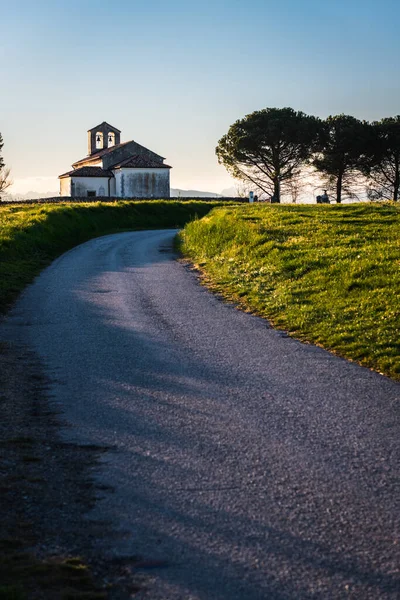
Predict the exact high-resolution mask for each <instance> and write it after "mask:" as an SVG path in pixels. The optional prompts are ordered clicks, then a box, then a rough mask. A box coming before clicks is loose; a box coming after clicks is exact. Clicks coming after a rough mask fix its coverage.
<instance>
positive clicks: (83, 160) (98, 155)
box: [72, 140, 164, 167]
mask: <svg viewBox="0 0 400 600" xmlns="http://www.w3.org/2000/svg"><path fill="white" fill-rule="evenodd" d="M132 143H133V144H135V145H136V146H139V147H141V148H143V149H144V150H146V151H147V152H150V153H151V154H156V153H155V152H153V151H152V150H148V148H145V147H144V146H142V145H141V144H138V143H137V142H135V141H134V140H129V141H128V142H122V144H116V145H115V146H111V148H104V150H99V151H98V152H95V153H94V154H90V155H89V156H86V157H85V158H81V159H80V160H77V161H76V162H74V163H73V165H72V166H73V167H75V165H76V166H78V165H79V164H80V163H87V162H91V161H92V162H95V161H97V160H98V159H99V158H101V157H102V156H104V155H105V154H111V152H114V150H117V149H119V148H123V147H124V146H126V145H127V144H132ZM156 156H159V155H158V154H156ZM160 158H161V159H164V157H163V156H160Z"/></svg>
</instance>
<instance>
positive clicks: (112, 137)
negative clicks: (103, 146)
mask: <svg viewBox="0 0 400 600" xmlns="http://www.w3.org/2000/svg"><path fill="white" fill-rule="evenodd" d="M111 146H115V133H114V132H113V131H110V133H109V134H108V147H109V148H110V147H111Z"/></svg>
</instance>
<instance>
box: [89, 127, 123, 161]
mask: <svg viewBox="0 0 400 600" xmlns="http://www.w3.org/2000/svg"><path fill="white" fill-rule="evenodd" d="M120 143H121V132H120V130H119V129H117V128H116V127H113V126H112V125H109V124H108V123H106V122H105V121H103V122H102V123H100V125H97V126H96V127H93V129H89V131H88V154H89V156H91V155H92V154H96V152H100V151H101V150H105V149H106V148H111V147H112V146H117V145H118V144H120Z"/></svg>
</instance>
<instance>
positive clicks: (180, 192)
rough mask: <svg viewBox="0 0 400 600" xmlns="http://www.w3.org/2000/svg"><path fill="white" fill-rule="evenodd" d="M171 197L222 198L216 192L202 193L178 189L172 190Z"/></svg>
mask: <svg viewBox="0 0 400 600" xmlns="http://www.w3.org/2000/svg"><path fill="white" fill-rule="evenodd" d="M171 196H172V197H175V196H178V197H181V198H221V195H220V194H215V193H214V192H200V191H199V190H180V189H178V188H171Z"/></svg>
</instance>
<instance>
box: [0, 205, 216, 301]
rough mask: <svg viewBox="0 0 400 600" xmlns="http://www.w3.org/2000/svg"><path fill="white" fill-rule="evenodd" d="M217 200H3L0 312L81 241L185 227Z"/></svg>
mask: <svg viewBox="0 0 400 600" xmlns="http://www.w3.org/2000/svg"><path fill="white" fill-rule="evenodd" d="M216 205H218V203H214V204H212V203H210V202H199V201H193V202H171V201H168V202H167V201H152V202H115V203H103V204H102V203H101V202H94V203H90V204H72V203H68V204H67V203H65V204H36V205H21V206H19V205H18V206H17V205H12V206H7V205H4V206H1V204H0V312H4V311H5V310H6V308H7V307H8V306H9V305H10V303H11V302H12V301H13V300H15V298H16V296H17V295H18V293H19V292H20V291H21V290H22V289H23V288H24V287H25V285H26V284H27V283H29V282H30V281H32V279H33V278H34V277H35V275H37V274H38V273H39V271H40V270H41V269H42V268H43V267H45V266H46V265H48V264H49V263H50V262H51V261H52V260H53V259H54V258H56V257H57V256H59V255H60V254H62V253H63V252H65V251H66V250H69V249H70V248H72V247H73V246H76V245H77V244H80V243H82V242H85V241H86V240H88V239H90V238H93V237H96V236H99V235H103V234H107V233H114V232H116V231H124V230H131V229H152V228H153V229H154V228H164V227H166V228H168V227H183V225H184V224H185V223H187V222H188V221H190V220H191V219H193V218H195V217H196V216H198V217H202V216H203V215H205V214H207V212H209V211H210V210H211V208H212V207H213V206H216Z"/></svg>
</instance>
